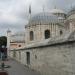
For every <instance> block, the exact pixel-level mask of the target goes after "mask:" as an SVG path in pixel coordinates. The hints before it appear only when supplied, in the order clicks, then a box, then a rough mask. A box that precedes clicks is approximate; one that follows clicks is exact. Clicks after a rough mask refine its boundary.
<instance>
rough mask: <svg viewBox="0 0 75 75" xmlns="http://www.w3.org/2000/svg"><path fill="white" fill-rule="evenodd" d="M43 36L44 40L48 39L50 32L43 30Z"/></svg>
mask: <svg viewBox="0 0 75 75" xmlns="http://www.w3.org/2000/svg"><path fill="white" fill-rule="evenodd" d="M44 35H45V39H48V38H50V30H45V33H44Z"/></svg>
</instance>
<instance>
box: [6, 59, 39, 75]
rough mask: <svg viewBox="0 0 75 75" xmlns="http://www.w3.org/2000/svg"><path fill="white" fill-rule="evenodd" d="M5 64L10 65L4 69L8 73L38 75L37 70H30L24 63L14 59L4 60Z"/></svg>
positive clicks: (13, 74)
mask: <svg viewBox="0 0 75 75" xmlns="http://www.w3.org/2000/svg"><path fill="white" fill-rule="evenodd" d="M5 64H6V65H10V66H11V67H10V68H7V69H5V70H6V71H7V72H8V74H9V75H40V74H39V73H38V72H35V71H32V70H30V69H28V68H27V67H25V66H24V65H22V64H20V63H18V62H16V61H14V60H11V59H10V60H9V61H5Z"/></svg>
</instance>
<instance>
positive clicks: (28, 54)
mask: <svg viewBox="0 0 75 75" xmlns="http://www.w3.org/2000/svg"><path fill="white" fill-rule="evenodd" d="M26 57H27V65H30V52H26Z"/></svg>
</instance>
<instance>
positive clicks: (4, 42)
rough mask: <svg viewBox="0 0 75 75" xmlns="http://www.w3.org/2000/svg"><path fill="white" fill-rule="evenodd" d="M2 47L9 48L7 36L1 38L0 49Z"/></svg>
mask: <svg viewBox="0 0 75 75" xmlns="http://www.w3.org/2000/svg"><path fill="white" fill-rule="evenodd" d="M2 46H5V47H6V46H7V37H6V36H1V37H0V47H2Z"/></svg>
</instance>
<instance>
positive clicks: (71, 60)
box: [10, 41, 75, 75]
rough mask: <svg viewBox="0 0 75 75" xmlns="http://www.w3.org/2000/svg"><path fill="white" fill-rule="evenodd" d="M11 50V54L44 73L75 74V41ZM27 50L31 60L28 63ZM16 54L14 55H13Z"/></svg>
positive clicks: (46, 74) (49, 74)
mask: <svg viewBox="0 0 75 75" xmlns="http://www.w3.org/2000/svg"><path fill="white" fill-rule="evenodd" d="M15 52H16V54H15V56H14V50H11V51H10V54H11V55H10V56H11V57H12V58H13V59H16V60H17V61H19V62H21V63H22V64H24V65H26V66H28V67H30V68H31V69H33V70H36V71H39V72H40V73H41V74H43V75H75V71H74V70H75V42H74V41H73V42H65V43H61V44H54V45H48V46H40V47H33V48H25V49H20V50H15ZM27 52H29V53H30V62H29V63H27V54H26V53H27ZM13 56H14V57H13Z"/></svg>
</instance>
